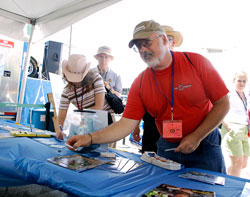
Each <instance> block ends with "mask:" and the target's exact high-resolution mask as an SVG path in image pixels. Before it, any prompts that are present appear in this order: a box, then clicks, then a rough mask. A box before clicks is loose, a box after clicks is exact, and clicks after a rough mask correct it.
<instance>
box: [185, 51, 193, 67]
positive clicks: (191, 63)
mask: <svg viewBox="0 0 250 197" xmlns="http://www.w3.org/2000/svg"><path fill="white" fill-rule="evenodd" d="M183 54H184V55H185V56H186V58H187V59H188V61H189V62H190V64H192V65H193V63H192V62H191V60H190V59H189V57H188V55H187V54H186V53H185V52H183ZM193 66H194V65H193Z"/></svg>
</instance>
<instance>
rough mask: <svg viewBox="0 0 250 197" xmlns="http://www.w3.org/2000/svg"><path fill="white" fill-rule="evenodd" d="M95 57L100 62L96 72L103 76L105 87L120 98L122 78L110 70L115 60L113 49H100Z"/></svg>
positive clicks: (103, 47)
mask: <svg viewBox="0 0 250 197" xmlns="http://www.w3.org/2000/svg"><path fill="white" fill-rule="evenodd" d="M94 57H95V58H96V59H97V61H98V65H97V67H96V68H95V70H96V71H98V72H99V73H100V75H101V76H102V78H103V80H104V84H105V87H106V88H107V89H108V90H110V91H111V93H113V94H116V96H118V97H119V98H120V97H121V94H122V80H121V76H120V75H118V74H117V73H115V72H114V71H113V70H111V69H110V68H109V65H110V62H111V61H112V60H113V59H114V57H113V55H112V50H111V48H110V47H108V46H101V47H99V48H98V51H97V54H96V55H95V56H94Z"/></svg>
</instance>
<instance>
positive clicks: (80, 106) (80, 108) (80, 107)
mask: <svg viewBox="0 0 250 197" xmlns="http://www.w3.org/2000/svg"><path fill="white" fill-rule="evenodd" d="M74 90H75V96H76V103H77V108H78V110H82V109H83V107H82V104H83V93H84V88H83V87H82V100H81V105H79V103H78V99H77V94H76V87H75V86H74Z"/></svg>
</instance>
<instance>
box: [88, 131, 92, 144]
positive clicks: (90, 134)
mask: <svg viewBox="0 0 250 197" xmlns="http://www.w3.org/2000/svg"><path fill="white" fill-rule="evenodd" d="M88 136H89V137H90V145H91V144H92V135H91V134H90V133H88Z"/></svg>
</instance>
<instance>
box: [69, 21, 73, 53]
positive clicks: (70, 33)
mask: <svg viewBox="0 0 250 197" xmlns="http://www.w3.org/2000/svg"><path fill="white" fill-rule="evenodd" d="M69 31H70V32H69V56H70V54H71V42H72V25H70V30H69Z"/></svg>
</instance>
